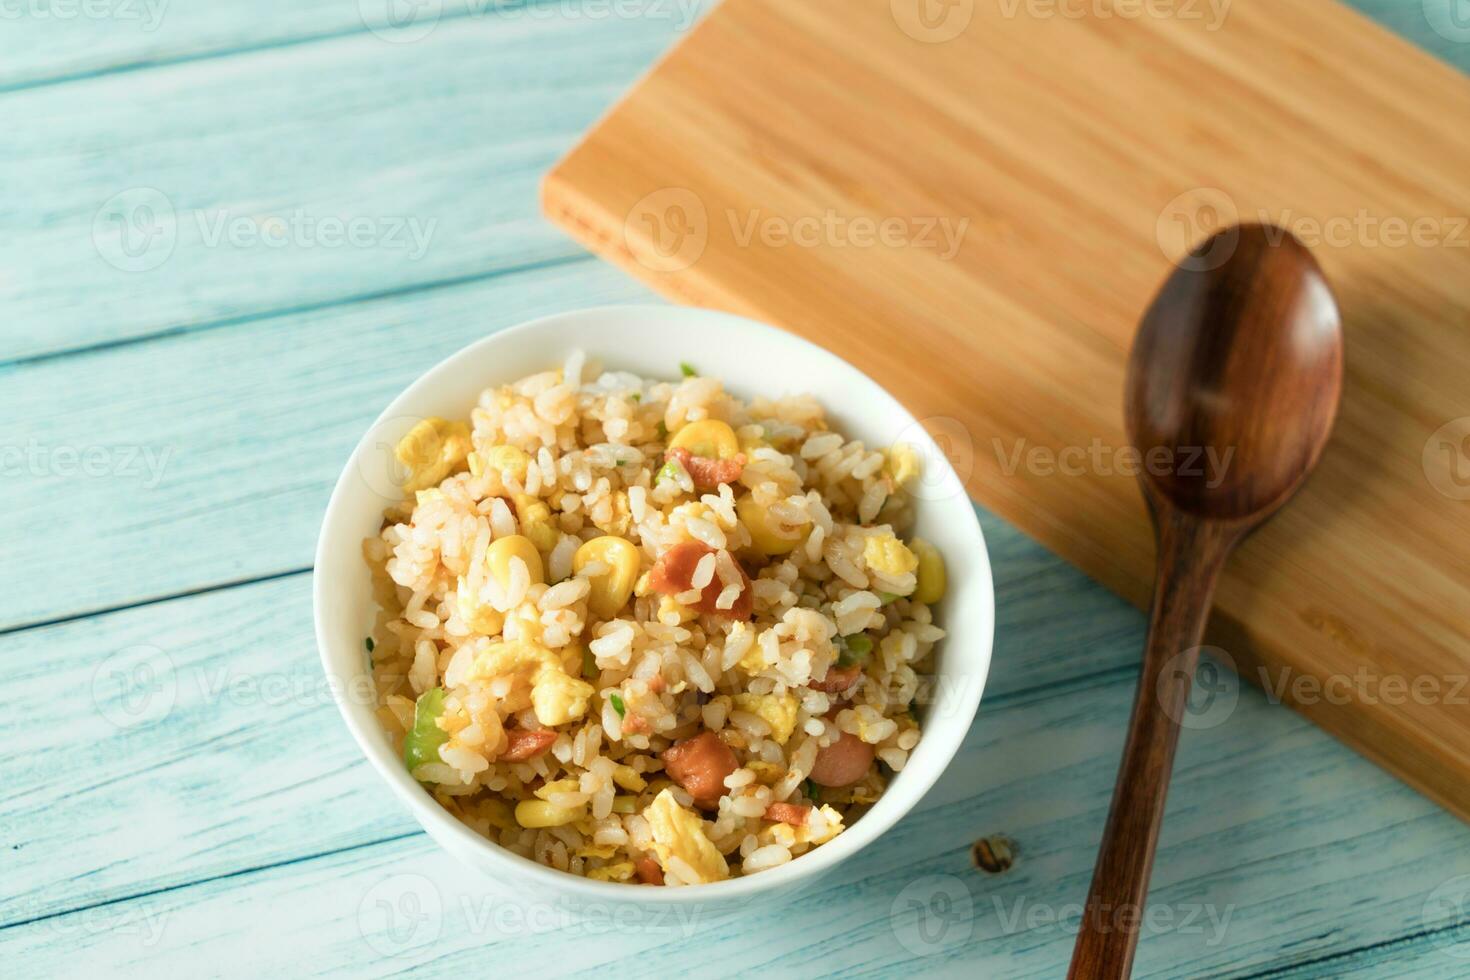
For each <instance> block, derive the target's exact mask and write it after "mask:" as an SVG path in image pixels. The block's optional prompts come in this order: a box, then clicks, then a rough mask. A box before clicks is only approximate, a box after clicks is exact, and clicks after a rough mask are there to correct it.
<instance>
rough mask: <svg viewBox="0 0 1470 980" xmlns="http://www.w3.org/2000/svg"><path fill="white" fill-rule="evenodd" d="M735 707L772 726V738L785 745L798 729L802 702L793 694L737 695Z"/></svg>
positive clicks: (778, 743)
mask: <svg viewBox="0 0 1470 980" xmlns="http://www.w3.org/2000/svg"><path fill="white" fill-rule="evenodd" d="M734 701H735V707H736V708H738V709H740V710H741V711H745V712H748V713H750V714H752V715H756V716H758V717H760V718H762V719H764V720H765V722H766V724H768V725H770V726H771V738H773V739H774V740H775V741H776V744H777V745H785V744H786V742H787V740H788V739H790V738H791V733H792V731H793V730H794V729H795V728H796V711H797V708H799V707H800V706H801V705H800V702H798V701H797V700H796V697H795V696H794V695H791V694H737V695H735V697H734Z"/></svg>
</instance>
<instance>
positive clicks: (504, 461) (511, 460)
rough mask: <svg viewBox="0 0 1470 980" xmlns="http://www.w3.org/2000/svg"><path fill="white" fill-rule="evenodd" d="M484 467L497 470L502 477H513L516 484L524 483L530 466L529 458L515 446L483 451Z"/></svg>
mask: <svg viewBox="0 0 1470 980" xmlns="http://www.w3.org/2000/svg"><path fill="white" fill-rule="evenodd" d="M485 466H487V467H488V468H490V469H492V470H499V471H500V474H501V476H502V477H507V476H513V477H515V479H516V482H517V483H521V484H524V483H525V482H526V470H527V469H529V468H530V466H531V457H530V456H528V455H527V454H526V452H525V450H523V449H517V448H516V447H515V446H506V445H500V446H491V447H490V448H489V449H487V450H485Z"/></svg>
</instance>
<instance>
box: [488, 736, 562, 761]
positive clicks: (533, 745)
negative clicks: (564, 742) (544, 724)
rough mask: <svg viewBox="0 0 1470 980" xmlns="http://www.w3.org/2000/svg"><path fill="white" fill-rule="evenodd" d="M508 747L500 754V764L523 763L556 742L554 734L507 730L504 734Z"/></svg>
mask: <svg viewBox="0 0 1470 980" xmlns="http://www.w3.org/2000/svg"><path fill="white" fill-rule="evenodd" d="M505 735H506V738H508V739H510V745H509V746H508V747H507V748H506V750H505V751H504V752H502V753H501V754H500V761H501V762H525V761H526V760H527V759H534V758H536V757H537V756H538V755H541V754H542V753H543V752H545V751H546V750H547V749H549V748H551V744H552V743H553V742H555V741H556V732H551V731H534V732H533V731H528V730H527V729H524V728H509V729H506V732H505Z"/></svg>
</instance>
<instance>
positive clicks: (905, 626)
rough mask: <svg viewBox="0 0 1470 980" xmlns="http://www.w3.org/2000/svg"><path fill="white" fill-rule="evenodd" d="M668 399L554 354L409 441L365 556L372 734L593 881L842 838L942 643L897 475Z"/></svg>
mask: <svg viewBox="0 0 1470 980" xmlns="http://www.w3.org/2000/svg"><path fill="white" fill-rule="evenodd" d="M683 374H684V377H683V378H682V379H681V380H678V381H660V380H646V379H642V378H639V377H636V376H633V375H630V374H627V373H622V372H616V371H601V370H599V369H598V368H597V367H596V366H595V365H591V364H589V363H588V362H587V361H586V359H585V357H584V356H583V355H582V354H581V353H580V352H574V353H572V354H571V355H570V356H569V357H568V358H567V359H566V361H565V363H564V364H563V365H562V366H561V367H560V368H559V369H557V370H549V371H546V372H543V373H540V374H534V375H531V376H530V377H526V378H523V379H521V380H519V381H516V382H514V383H513V384H508V385H503V386H499V387H493V388H490V389H488V390H487V391H485V392H484V393H483V395H482V396H481V397H480V399H479V404H478V405H477V407H476V408H475V409H474V410H473V412H472V413H471V417H470V419H469V420H467V421H454V420H444V419H425V420H422V421H420V422H419V423H418V424H417V425H416V426H414V428H413V430H412V431H411V432H410V433H409V434H408V435H407V436H406V437H405V438H404V439H403V441H402V443H400V444H399V445H398V447H397V450H396V454H395V455H396V458H397V460H398V462H399V463H400V464H401V467H402V470H401V473H399V474H398V476H399V478H400V483H401V485H402V486H403V487H404V489H405V491H406V496H407V499H406V500H405V501H404V502H403V503H401V504H397V505H395V506H393V507H390V508H389V509H388V511H387V512H386V514H385V518H384V522H383V526H382V529H381V532H380V533H379V534H378V535H377V536H375V537H372V538H369V539H368V540H367V541H366V542H365V543H364V549H363V550H364V555H365V557H366V559H367V561H368V563H369V565H370V566H371V568H372V570H373V580H374V590H375V594H376V598H377V602H378V605H379V610H380V611H379V614H378V617H377V622H376V624H375V627H374V630H373V634H372V636H371V637H370V638H369V639H368V640H367V647H368V649H369V655H370V657H371V660H372V666H373V677H374V681H375V684H376V687H377V692H378V698H379V705H380V707H379V709H378V717H379V718H380V720H381V722H382V724H383V726H384V727H385V729H386V730H387V732H388V733H389V735H390V736H391V737H392V738H393V739H394V740H395V744H397V745H398V746H400V748H401V753H402V755H403V757H404V759H405V764H406V765H407V766H408V767H409V769H410V771H411V772H412V774H413V776H414V777H415V778H416V779H418V780H419V781H420V782H421V783H423V784H424V786H425V788H426V789H427V790H428V791H429V792H431V793H432V794H433V796H434V797H435V798H436V799H437V800H438V801H439V803H440V804H441V805H443V806H444V807H445V808H446V809H447V810H448V811H449V812H450V813H452V814H453V815H454V816H455V817H457V818H458V819H459V820H461V821H462V822H463V823H465V824H466V825H467V826H469V827H470V828H472V829H474V830H475V831H476V832H478V833H480V834H482V835H484V836H485V837H487V838H489V839H490V840H492V841H494V842H496V843H497V844H499V845H500V846H502V847H504V848H506V849H508V850H511V851H514V852H515V853H517V854H520V855H523V856H524V857H527V858H530V859H531V860H534V861H537V862H539V863H541V864H544V865H547V866H549V867H552V868H556V869H558V870H561V871H565V872H569V873H572V874H576V875H583V876H586V877H588V878H593V879H599V880H604V881H617V882H630V883H640V882H641V883H645V884H662V885H670V886H672V885H688V884H697V883H704V882H710V881H718V880H721V879H725V878H732V877H739V876H742V875H748V874H752V873H755V872H758V871H762V870H765V869H768V868H772V867H776V866H778V865H781V864H784V863H786V862H788V861H790V860H792V859H793V858H795V857H798V856H800V855H801V854H803V853H805V852H806V851H808V850H810V849H812V848H815V847H819V846H821V845H822V844H823V843H825V842H827V841H830V840H832V839H833V838H834V837H836V836H837V835H838V834H840V833H842V831H843V830H844V829H845V828H846V827H848V826H851V824H852V823H853V822H854V821H855V820H857V819H858V818H859V817H860V816H861V815H862V814H863V812H865V811H866V809H867V808H868V807H869V806H870V805H871V804H872V803H873V802H875V801H876V800H877V799H878V797H879V796H880V795H881V794H882V793H883V791H884V788H885V786H886V784H887V781H888V779H889V778H891V777H892V774H894V773H896V772H898V771H900V770H901V769H903V767H904V764H905V762H906V761H907V759H908V757H909V753H910V752H911V751H912V750H913V748H914V746H915V745H916V744H917V743H918V741H919V739H920V730H919V723H918V720H917V719H916V717H915V715H914V713H913V710H912V704H913V702H914V700H915V697H916V695H917V694H919V690H920V684H921V678H922V677H924V676H926V675H928V674H932V657H933V647H934V644H935V643H936V641H938V640H939V639H940V638H941V637H942V636H943V635H944V633H943V631H942V630H941V629H940V628H939V627H938V626H937V625H935V623H934V618H933V612H932V610H931V605H932V603H934V602H936V601H937V600H938V599H939V598H940V597H941V596H942V594H943V591H944V588H945V582H944V566H943V562H942V560H941V558H940V556H939V555H938V553H937V552H936V551H935V550H934V548H933V547H932V546H931V545H928V544H927V543H925V542H923V541H921V540H918V539H914V538H912V537H910V536H908V535H909V531H910V528H911V526H912V522H913V521H912V519H913V508H914V499H913V497H912V495H911V494H910V493H909V492H907V490H906V488H908V487H911V486H912V485H913V481H914V480H915V479H916V477H917V476H918V459H917V455H916V454H915V453H914V452H913V450H912V449H911V448H910V447H907V446H903V445H896V446H890V447H881V448H870V447H867V446H865V445H864V444H863V443H861V442H858V441H853V440H850V439H848V438H847V437H845V436H844V435H843V434H841V433H840V432H838V431H834V429H833V428H831V427H830V426H829V424H828V421H827V419H826V416H825V414H824V411H823V408H822V406H820V405H819V404H818V403H817V402H816V401H815V400H814V399H813V398H811V397H809V396H796V397H784V398H776V399H770V398H759V397H758V398H754V399H753V400H751V401H748V402H747V401H743V400H741V399H740V398H737V397H735V396H733V395H732V394H730V393H729V392H726V391H725V390H724V388H723V386H722V385H721V383H720V381H719V380H717V379H715V378H713V377H704V376H700V375H698V374H697V373H695V372H694V370H693V369H692V368H688V367H687V366H685V367H684V368H683Z"/></svg>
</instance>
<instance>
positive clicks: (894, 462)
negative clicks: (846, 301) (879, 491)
mask: <svg viewBox="0 0 1470 980" xmlns="http://www.w3.org/2000/svg"><path fill="white" fill-rule="evenodd" d="M883 470H884V472H885V473H887V474H888V476H889V478H890V479H892V480H893V483H894V485H895V486H898V487H906V486H908V485H909V484H910V483H912V482H913V480H914V478H915V477H916V476H918V475H919V454H918V453H917V452H915V451H914V447H913V446H910V445H909V444H908V443H906V442H895V443H894V444H893V445H892V446H891V447H890V448H889V450H888V459H887V460H886V461H885V462H884V464H883Z"/></svg>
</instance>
